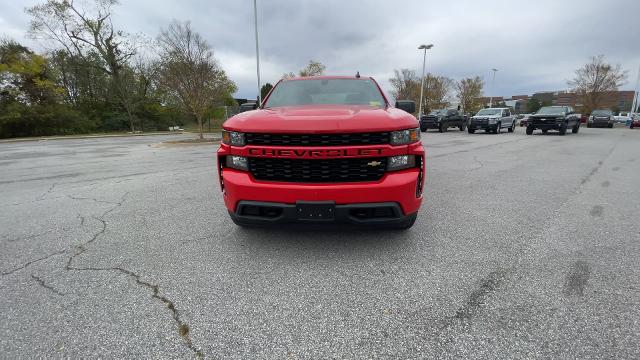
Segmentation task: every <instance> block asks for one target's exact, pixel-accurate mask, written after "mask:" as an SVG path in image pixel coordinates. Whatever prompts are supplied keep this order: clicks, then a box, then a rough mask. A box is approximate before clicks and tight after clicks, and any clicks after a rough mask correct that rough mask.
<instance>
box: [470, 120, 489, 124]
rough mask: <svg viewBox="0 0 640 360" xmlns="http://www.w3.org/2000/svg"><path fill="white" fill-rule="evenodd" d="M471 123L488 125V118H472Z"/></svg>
mask: <svg viewBox="0 0 640 360" xmlns="http://www.w3.org/2000/svg"><path fill="white" fill-rule="evenodd" d="M471 123H472V124H473V125H488V124H489V119H472V120H471Z"/></svg>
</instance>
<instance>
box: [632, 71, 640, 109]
mask: <svg viewBox="0 0 640 360" xmlns="http://www.w3.org/2000/svg"><path fill="white" fill-rule="evenodd" d="M638 86H640V66H638V80H636V88H635V89H634V91H633V102H632V103H631V113H632V114H633V113H635V112H636V109H637V108H638V105H639V104H640V94H638Z"/></svg>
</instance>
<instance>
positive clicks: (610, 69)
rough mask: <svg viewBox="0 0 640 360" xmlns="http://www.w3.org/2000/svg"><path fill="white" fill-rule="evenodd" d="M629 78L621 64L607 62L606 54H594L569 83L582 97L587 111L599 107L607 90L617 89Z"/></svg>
mask: <svg viewBox="0 0 640 360" xmlns="http://www.w3.org/2000/svg"><path fill="white" fill-rule="evenodd" d="M626 79H627V72H626V71H623V70H622V68H621V66H620V65H615V66H613V65H611V64H608V63H606V62H605V57H604V55H598V56H592V57H591V61H590V62H589V63H587V64H585V65H583V66H582V67H581V68H579V69H578V70H576V72H575V77H574V78H573V79H572V80H569V81H568V82H567V84H569V86H572V87H573V89H574V91H575V92H576V93H577V94H578V95H579V96H581V97H582V101H583V104H584V107H585V110H586V111H587V112H591V111H592V110H595V109H598V108H599V107H600V106H601V104H602V99H603V97H604V95H605V93H606V92H609V91H616V90H618V88H619V87H620V86H622V85H623V84H624V83H625V82H626Z"/></svg>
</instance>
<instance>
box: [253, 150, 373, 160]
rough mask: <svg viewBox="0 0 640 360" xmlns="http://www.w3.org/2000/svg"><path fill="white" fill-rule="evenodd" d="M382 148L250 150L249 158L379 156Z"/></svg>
mask: <svg viewBox="0 0 640 360" xmlns="http://www.w3.org/2000/svg"><path fill="white" fill-rule="evenodd" d="M383 151H384V149H383V148H367V149H259V148H250V149H249V155H250V156H266V157H290V158H296V157H299V158H339V157H351V156H376V155H381V154H382V152H383Z"/></svg>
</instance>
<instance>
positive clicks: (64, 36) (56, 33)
mask: <svg viewBox="0 0 640 360" xmlns="http://www.w3.org/2000/svg"><path fill="white" fill-rule="evenodd" d="M117 3H118V2H117V1H116V0H93V3H90V5H91V6H89V7H87V8H85V7H78V5H77V4H76V3H74V2H73V1H69V0H46V2H45V3H44V4H40V5H36V6H33V7H31V8H28V9H27V10H26V11H27V13H28V14H29V15H30V16H31V27H30V33H31V35H32V36H33V37H36V38H46V39H49V40H51V41H55V42H57V43H58V44H60V45H61V46H62V47H63V48H64V49H65V50H66V51H67V52H68V53H69V54H70V55H74V56H77V57H79V58H81V59H84V60H85V61H88V60H90V54H97V55H98V56H99V59H100V61H99V62H91V64H93V66H95V67H97V68H98V69H100V70H101V71H103V72H104V73H106V74H107V75H108V76H109V78H110V80H111V81H110V85H111V91H112V92H113V94H114V95H115V96H116V98H117V99H118V101H119V102H120V104H121V105H122V107H123V108H124V110H125V111H126V112H127V116H128V118H129V124H130V127H131V131H134V106H135V104H134V103H132V97H131V93H130V92H129V89H130V86H129V84H127V82H128V81H129V80H128V78H127V76H128V75H127V74H126V67H127V65H128V62H129V60H130V59H131V58H132V57H133V55H135V53H136V50H135V46H134V45H133V44H132V41H131V39H130V37H129V36H128V35H127V34H125V33H124V32H123V31H121V30H117V29H115V28H114V26H113V22H112V19H111V14H112V8H113V6H115V5H117Z"/></svg>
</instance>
